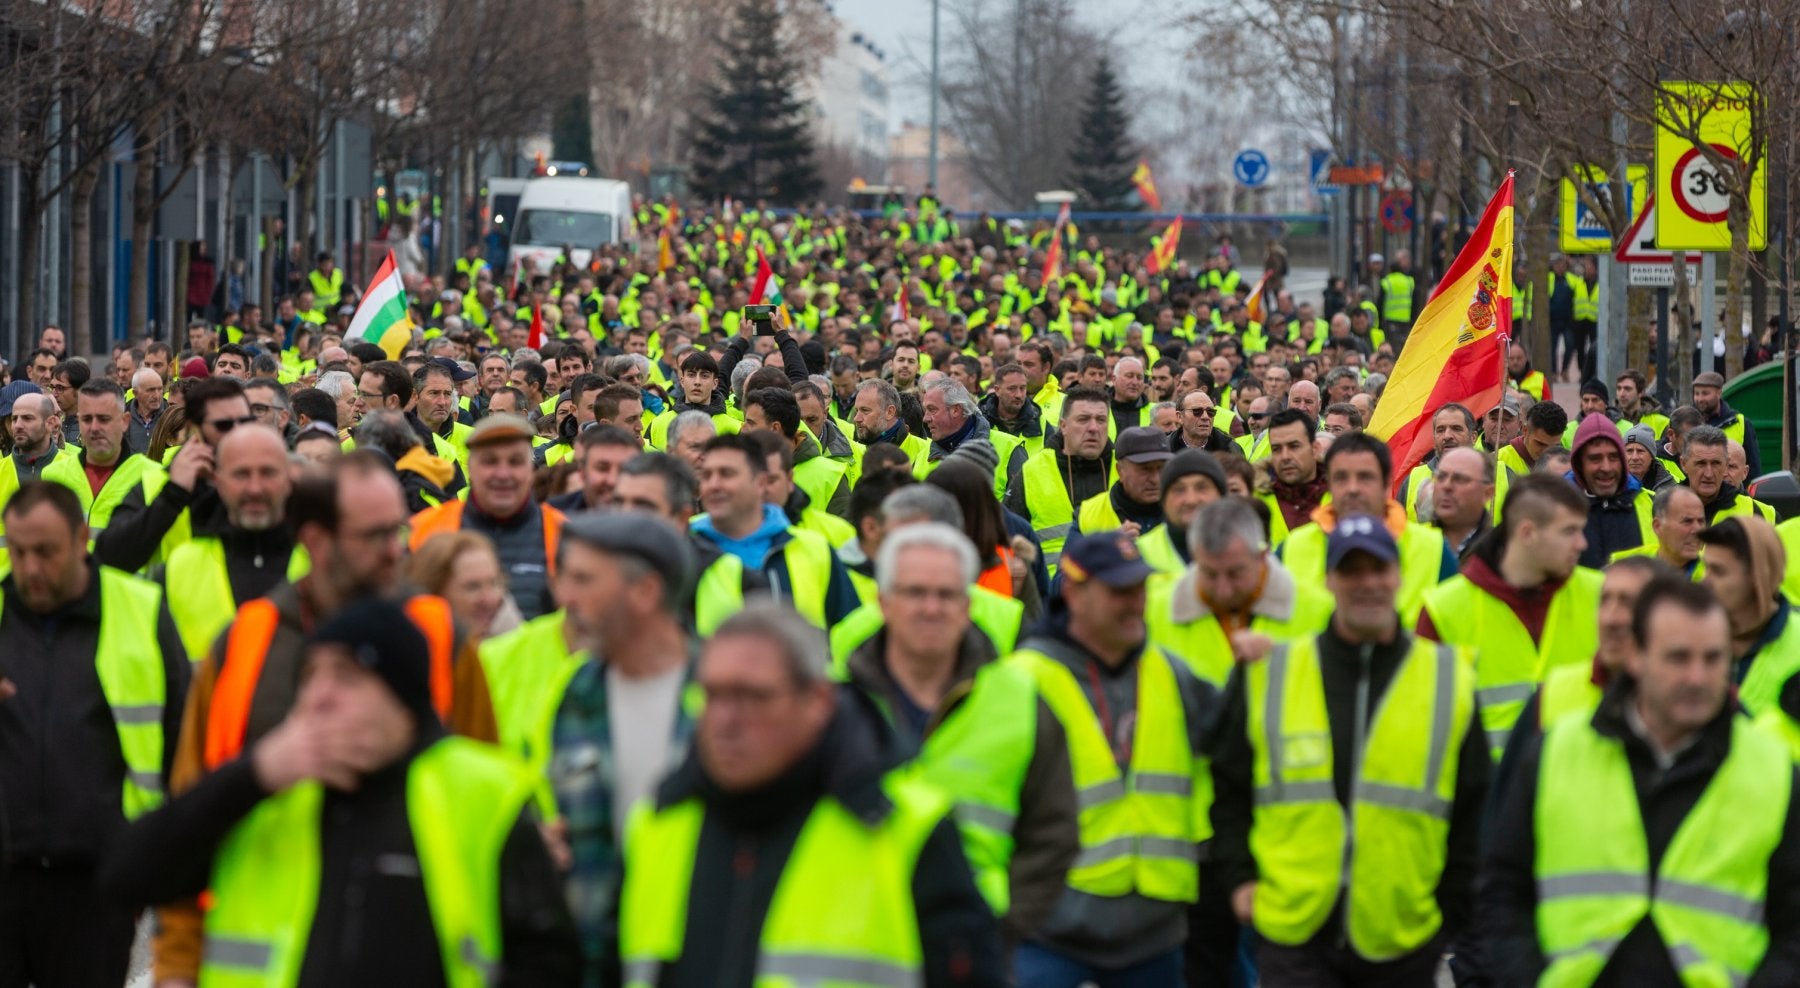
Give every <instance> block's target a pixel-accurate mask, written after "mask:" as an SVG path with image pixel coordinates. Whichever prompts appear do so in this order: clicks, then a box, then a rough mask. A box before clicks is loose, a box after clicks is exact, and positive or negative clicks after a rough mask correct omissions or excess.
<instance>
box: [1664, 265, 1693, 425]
mask: <svg viewBox="0 0 1800 988" xmlns="http://www.w3.org/2000/svg"><path fill="white" fill-rule="evenodd" d="M1670 264H1671V265H1673V268H1674V271H1675V287H1674V288H1672V289H1671V290H1670V294H1669V299H1670V301H1671V302H1672V303H1673V305H1674V311H1673V312H1671V313H1670V314H1669V337H1670V339H1669V370H1670V371H1671V372H1672V375H1671V376H1673V377H1674V378H1675V380H1674V381H1672V382H1670V383H1671V384H1672V386H1673V387H1672V389H1671V390H1672V392H1673V394H1674V396H1675V398H1674V401H1675V404H1677V405H1679V404H1681V402H1682V400H1683V396H1685V395H1689V394H1692V393H1693V380H1694V293H1693V292H1692V291H1689V290H1688V281H1687V267H1688V265H1687V260H1686V255H1684V254H1676V255H1675V258H1674V260H1673V261H1671V262H1670Z"/></svg>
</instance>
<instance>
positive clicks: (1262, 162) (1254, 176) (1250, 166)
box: [1231, 148, 1269, 189]
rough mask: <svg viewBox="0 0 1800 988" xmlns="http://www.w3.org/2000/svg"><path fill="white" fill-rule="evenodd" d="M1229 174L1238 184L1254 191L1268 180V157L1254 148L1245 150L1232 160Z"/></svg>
mask: <svg viewBox="0 0 1800 988" xmlns="http://www.w3.org/2000/svg"><path fill="white" fill-rule="evenodd" d="M1231 173H1232V174H1233V175H1236V176H1237V180H1238V182H1239V183H1240V184H1242V185H1248V186H1249V187H1251V188H1253V189H1254V188H1256V187H1257V186H1259V185H1261V184H1263V183H1264V182H1267V181H1268V180H1269V156H1268V155H1266V154H1264V153H1262V152H1261V151H1258V150H1257V149H1255V148H1245V149H1244V150H1242V151H1239V152H1238V156H1237V157H1236V158H1234V159H1233V160H1232V162H1231Z"/></svg>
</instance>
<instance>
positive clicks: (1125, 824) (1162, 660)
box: [1006, 640, 1212, 902]
mask: <svg viewBox="0 0 1800 988" xmlns="http://www.w3.org/2000/svg"><path fill="white" fill-rule="evenodd" d="M1033 646H1039V647H1044V646H1048V647H1056V646H1055V645H1053V644H1051V643H1048V642H1044V641H1042V640H1040V641H1037V642H1027V643H1026V646H1025V647H1024V648H1022V649H1020V650H1019V651H1017V652H1014V653H1013V654H1012V655H1011V656H1010V657H1008V658H1007V659H1006V661H1007V662H1009V663H1013V664H1015V665H1016V666H1019V667H1021V668H1023V670H1024V671H1025V672H1026V673H1027V674H1028V675H1029V676H1030V677H1031V678H1032V679H1033V680H1034V681H1035V682H1036V683H1037V689H1038V695H1039V696H1041V697H1043V698H1044V701H1045V702H1046V703H1047V704H1049V706H1050V710H1051V712H1052V713H1054V714H1055V715H1056V719H1057V720H1058V721H1059V722H1060V723H1061V724H1062V727H1063V734H1064V735H1065V736H1066V737H1067V738H1068V744H1069V768H1070V770H1071V772H1073V774H1074V776H1075V793H1076V801H1077V804H1078V805H1079V807H1080V816H1079V822H1080V826H1081V853H1080V855H1079V856H1077V858H1076V859H1075V864H1074V866H1073V867H1071V868H1070V869H1069V877H1068V883H1069V887H1070V888H1072V889H1074V890H1075V891H1077V892H1083V893H1086V894H1088V895H1094V896H1104V897H1119V896H1125V895H1130V894H1133V893H1135V894H1137V895H1141V896H1144V897H1146V898H1150V899H1160V900H1163V901H1166V902H1193V901H1195V899H1196V898H1197V897H1198V896H1199V890H1200V867H1199V863H1198V860H1199V859H1198V853H1197V850H1196V846H1197V845H1198V844H1199V843H1200V842H1201V841H1203V840H1206V839H1207V838H1209V837H1211V836H1212V823H1211V820H1210V818H1209V813H1210V811H1211V807H1212V771H1211V763H1210V762H1208V761H1207V759H1205V758H1203V757H1199V756H1196V755H1195V753H1194V750H1193V747H1192V745H1191V744H1190V743H1189V741H1188V731H1187V713H1186V710H1185V708H1184V707H1183V705H1182V702H1181V694H1180V691H1179V689H1178V687H1177V685H1176V682H1175V669H1174V666H1173V660H1171V659H1170V658H1169V657H1168V656H1167V655H1166V654H1164V653H1163V652H1162V650H1160V649H1157V648H1146V649H1145V650H1144V654H1143V655H1142V657H1140V658H1139V659H1138V669H1137V711H1136V714H1137V729H1136V732H1135V734H1134V736H1133V741H1132V749H1131V764H1130V765H1129V766H1128V768H1127V769H1126V771H1124V772H1121V771H1120V769H1119V764H1118V761H1117V760H1116V759H1115V758H1114V757H1113V745H1112V740H1111V739H1110V738H1108V737H1107V736H1106V734H1105V731H1104V730H1103V729H1102V727H1101V724H1100V719H1099V717H1098V716H1096V714H1095V712H1094V707H1093V704H1092V703H1091V702H1090V701H1089V700H1088V698H1087V694H1086V693H1084V692H1083V691H1082V688H1081V684H1080V683H1079V682H1077V681H1076V679H1075V676H1074V674H1073V673H1071V672H1070V671H1069V667H1068V666H1067V665H1065V664H1064V663H1062V662H1060V661H1058V660H1057V659H1055V658H1053V657H1052V656H1050V655H1047V654H1045V653H1044V652H1042V651H1039V650H1038V647H1033ZM1118 716H1120V717H1124V716H1126V714H1125V712H1123V711H1120V712H1119V713H1118Z"/></svg>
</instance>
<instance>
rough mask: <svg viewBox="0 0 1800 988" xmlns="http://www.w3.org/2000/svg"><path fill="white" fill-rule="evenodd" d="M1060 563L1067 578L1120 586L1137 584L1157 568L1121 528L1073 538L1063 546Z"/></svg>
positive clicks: (1059, 565)
mask: <svg viewBox="0 0 1800 988" xmlns="http://www.w3.org/2000/svg"><path fill="white" fill-rule="evenodd" d="M1057 566H1058V568H1059V569H1060V571H1061V572H1062V574H1063V577H1064V578H1065V579H1069V580H1074V581H1075V582H1076V583H1086V582H1087V581H1089V580H1099V581H1100V582H1101V583H1104V584H1106V585H1107V586H1109V587H1113V588H1114V589H1118V590H1123V589H1125V588H1127V587H1135V586H1137V585H1139V584H1141V583H1143V582H1144V581H1146V580H1148V579H1150V575H1151V574H1152V573H1154V572H1156V570H1154V569H1153V568H1151V566H1150V564H1149V563H1146V562H1144V557H1143V555H1142V554H1141V553H1139V552H1138V547H1137V542H1135V541H1134V540H1133V539H1132V538H1131V537H1130V536H1129V535H1126V534H1125V532H1124V530H1123V529H1118V528H1114V529H1109V530H1107V531H1104V532H1094V533H1093V534H1091V535H1089V534H1083V535H1077V536H1075V537H1074V538H1071V539H1070V540H1069V541H1068V543H1067V544H1066V545H1064V546H1063V554H1062V561H1061V562H1059V563H1058V564H1057Z"/></svg>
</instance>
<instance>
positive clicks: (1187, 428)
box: [1169, 388, 1231, 453]
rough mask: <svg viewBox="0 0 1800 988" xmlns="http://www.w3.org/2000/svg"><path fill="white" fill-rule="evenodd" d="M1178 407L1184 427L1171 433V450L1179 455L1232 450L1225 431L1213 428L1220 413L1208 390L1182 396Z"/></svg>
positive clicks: (1195, 391)
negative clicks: (1195, 450)
mask: <svg viewBox="0 0 1800 988" xmlns="http://www.w3.org/2000/svg"><path fill="white" fill-rule="evenodd" d="M1176 407H1177V408H1179V409H1180V410H1181V428H1179V429H1176V430H1175V431H1174V432H1172V433H1170V434H1169V448H1170V449H1172V450H1174V451H1175V452H1177V453H1179V452H1181V451H1182V450H1184V449H1204V450H1206V451H1207V452H1209V453H1223V452H1224V451H1226V450H1228V449H1230V448H1231V437H1230V436H1228V435H1226V434H1225V430H1223V429H1215V428H1213V423H1214V421H1215V420H1216V418H1217V416H1218V414H1219V410H1218V406H1217V405H1216V404H1215V403H1214V402H1213V399H1212V395H1209V394H1207V393H1206V390H1205V389H1204V388H1197V389H1195V390H1193V391H1189V392H1188V393H1187V394H1184V395H1182V396H1181V400H1180V401H1179V402H1178V403H1177V404H1176Z"/></svg>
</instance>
